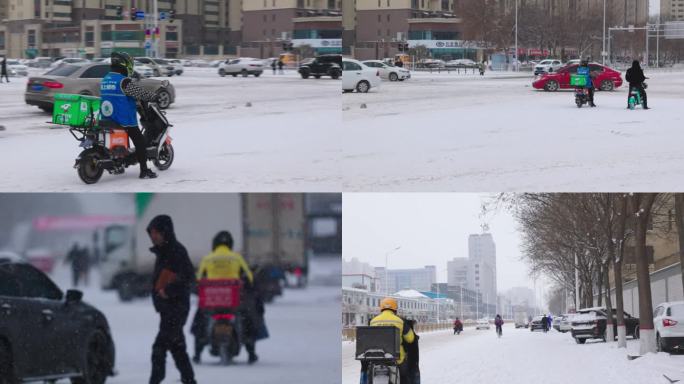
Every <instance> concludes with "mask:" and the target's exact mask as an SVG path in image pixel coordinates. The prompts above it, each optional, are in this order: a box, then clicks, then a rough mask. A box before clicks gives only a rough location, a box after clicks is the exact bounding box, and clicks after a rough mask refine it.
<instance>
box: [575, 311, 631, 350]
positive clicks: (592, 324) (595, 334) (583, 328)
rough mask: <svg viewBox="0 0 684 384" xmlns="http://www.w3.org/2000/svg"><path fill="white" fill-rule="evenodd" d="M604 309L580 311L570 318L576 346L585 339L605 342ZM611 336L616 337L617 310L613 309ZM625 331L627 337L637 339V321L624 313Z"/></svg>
mask: <svg viewBox="0 0 684 384" xmlns="http://www.w3.org/2000/svg"><path fill="white" fill-rule="evenodd" d="M607 313H608V312H607V310H606V309H605V308H586V309H580V310H579V312H577V314H576V315H574V316H573V317H572V324H571V325H572V329H571V331H570V332H571V333H572V337H573V338H574V339H575V341H576V342H577V344H584V343H585V342H586V341H587V339H602V340H603V341H606V323H607V321H606V320H607V319H608V314H607ZM612 317H613V336H614V337H617V310H615V309H613V313H612ZM625 330H626V331H627V336H632V337H633V338H635V339H638V338H639V319H637V318H636V317H633V316H632V315H630V314H629V313H627V312H625Z"/></svg>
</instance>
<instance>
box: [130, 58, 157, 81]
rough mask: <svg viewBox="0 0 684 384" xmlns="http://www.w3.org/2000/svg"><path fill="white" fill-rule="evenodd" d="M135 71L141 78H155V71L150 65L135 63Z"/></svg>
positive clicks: (136, 61) (135, 61)
mask: <svg viewBox="0 0 684 384" xmlns="http://www.w3.org/2000/svg"><path fill="white" fill-rule="evenodd" d="M133 70H134V71H135V72H138V74H139V75H140V77H144V78H148V77H152V76H154V70H153V69H152V67H150V66H149V65H145V64H143V63H141V62H139V61H138V60H134V61H133Z"/></svg>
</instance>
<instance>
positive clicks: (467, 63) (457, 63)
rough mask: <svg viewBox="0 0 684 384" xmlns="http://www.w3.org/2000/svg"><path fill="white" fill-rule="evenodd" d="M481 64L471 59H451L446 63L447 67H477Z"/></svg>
mask: <svg viewBox="0 0 684 384" xmlns="http://www.w3.org/2000/svg"><path fill="white" fill-rule="evenodd" d="M478 65H479V64H478V63H476V62H475V61H473V60H471V59H457V60H449V61H447V62H446V63H445V64H444V67H446V68H477V66H478Z"/></svg>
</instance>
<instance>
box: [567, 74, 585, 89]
mask: <svg viewBox="0 0 684 384" xmlns="http://www.w3.org/2000/svg"><path fill="white" fill-rule="evenodd" d="M570 85H572V86H573V87H586V86H587V77H586V76H585V75H570Z"/></svg>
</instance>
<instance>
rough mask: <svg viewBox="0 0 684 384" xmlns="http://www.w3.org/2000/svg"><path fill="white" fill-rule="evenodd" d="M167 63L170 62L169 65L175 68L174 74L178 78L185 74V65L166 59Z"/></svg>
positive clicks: (178, 61) (176, 60)
mask: <svg viewBox="0 0 684 384" xmlns="http://www.w3.org/2000/svg"><path fill="white" fill-rule="evenodd" d="M166 61H168V62H169V64H170V65H171V66H172V67H173V69H174V73H175V74H176V76H180V75H182V74H183V63H181V61H180V60H178V59H166Z"/></svg>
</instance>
